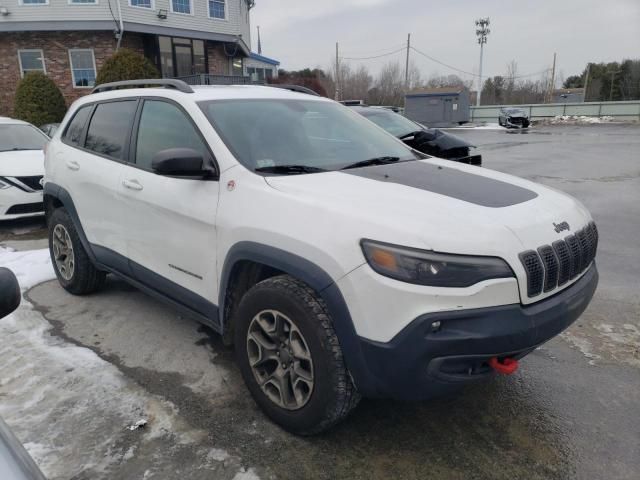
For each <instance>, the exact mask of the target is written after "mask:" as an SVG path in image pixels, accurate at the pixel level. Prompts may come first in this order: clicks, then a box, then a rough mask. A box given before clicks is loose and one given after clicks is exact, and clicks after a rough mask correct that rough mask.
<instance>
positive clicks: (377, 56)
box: [342, 47, 406, 60]
mask: <svg viewBox="0 0 640 480" xmlns="http://www.w3.org/2000/svg"><path fill="white" fill-rule="evenodd" d="M405 49H406V47H402V48H399V49H398V50H394V51H393V52H388V53H383V54H382V55H374V56H371V57H342V59H343V60H373V59H374V58H382V57H388V56H390V55H395V54H396V53H399V52H403V51H405Z"/></svg>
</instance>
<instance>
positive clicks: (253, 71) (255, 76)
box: [247, 67, 273, 82]
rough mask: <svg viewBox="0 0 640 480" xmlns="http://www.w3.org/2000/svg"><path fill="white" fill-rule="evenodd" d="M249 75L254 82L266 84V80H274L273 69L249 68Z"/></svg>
mask: <svg viewBox="0 0 640 480" xmlns="http://www.w3.org/2000/svg"><path fill="white" fill-rule="evenodd" d="M247 75H249V76H250V77H251V80H252V81H254V82H264V81H265V79H270V78H273V70H272V69H271V68H260V67H248V68H247Z"/></svg>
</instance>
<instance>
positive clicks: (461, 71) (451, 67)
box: [411, 46, 551, 78]
mask: <svg viewBox="0 0 640 480" xmlns="http://www.w3.org/2000/svg"><path fill="white" fill-rule="evenodd" d="M411 50H413V51H415V52H416V53H419V54H420V55H422V56H423V57H426V58H428V59H429V60H431V61H432V62H435V63H439V64H440V65H443V66H445V67H447V68H450V69H451V70H455V71H457V72H460V73H464V74H466V75H471V76H472V77H480V75H478V74H477V73H473V72H467V71H466V70H462V69H460V68H456V67H454V66H453V65H449V64H447V63H444V62H441V61H440V60H438V59H437V58H433V57H432V56H430V55H427V54H426V53H424V52H421V51H420V50H418V49H417V48H415V47H413V46H412V47H411ZM550 70H551V69H550V68H545V69H544V70H541V71H539V72H534V73H527V74H524V75H513V76H509V75H501V76H502V77H504V78H526V77H535V76H537V75H542V74H543V73H547V72H548V71H550ZM494 76H496V75H494ZM488 77H489V76H487V78H488Z"/></svg>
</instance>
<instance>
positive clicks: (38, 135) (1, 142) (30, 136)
mask: <svg viewBox="0 0 640 480" xmlns="http://www.w3.org/2000/svg"><path fill="white" fill-rule="evenodd" d="M47 140H48V138H47V137H46V135H45V134H44V133H42V132H40V131H39V130H38V129H37V128H35V127H32V126H31V125H18V124H0V152H8V151H11V150H42V148H43V147H44V144H45V143H47Z"/></svg>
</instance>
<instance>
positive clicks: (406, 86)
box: [404, 34, 411, 92]
mask: <svg viewBox="0 0 640 480" xmlns="http://www.w3.org/2000/svg"><path fill="white" fill-rule="evenodd" d="M410 49H411V34H409V35H407V63H406V65H405V67H404V90H405V92H408V91H409V50H410Z"/></svg>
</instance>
